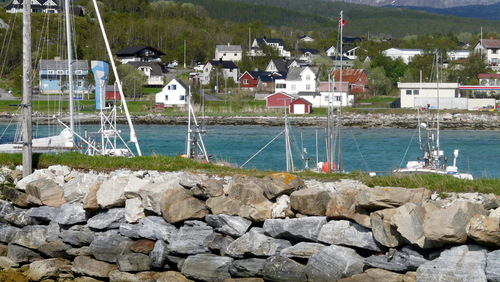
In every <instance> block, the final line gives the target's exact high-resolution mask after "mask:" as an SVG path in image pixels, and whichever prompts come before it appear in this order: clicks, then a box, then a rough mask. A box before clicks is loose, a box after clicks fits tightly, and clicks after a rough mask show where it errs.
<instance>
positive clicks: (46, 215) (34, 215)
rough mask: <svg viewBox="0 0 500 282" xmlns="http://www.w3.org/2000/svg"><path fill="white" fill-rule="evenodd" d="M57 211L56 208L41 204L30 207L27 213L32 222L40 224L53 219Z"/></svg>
mask: <svg viewBox="0 0 500 282" xmlns="http://www.w3.org/2000/svg"><path fill="white" fill-rule="evenodd" d="M58 212H59V209H58V208H55V207H49V206H41V207H35V208H31V209H30V212H29V215H30V217H31V219H32V220H33V221H34V222H36V223H40V224H46V223H48V222H51V221H52V220H54V219H55V218H56V215H57V213H58Z"/></svg>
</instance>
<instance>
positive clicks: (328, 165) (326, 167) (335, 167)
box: [323, 162, 337, 173]
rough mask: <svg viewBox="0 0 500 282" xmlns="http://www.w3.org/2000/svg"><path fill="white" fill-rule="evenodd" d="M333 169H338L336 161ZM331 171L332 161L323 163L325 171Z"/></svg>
mask: <svg viewBox="0 0 500 282" xmlns="http://www.w3.org/2000/svg"><path fill="white" fill-rule="evenodd" d="M333 169H334V170H337V164H336V163H333ZM329 171H330V163H329V162H325V163H324V164H323V172H325V173H327V172H329Z"/></svg>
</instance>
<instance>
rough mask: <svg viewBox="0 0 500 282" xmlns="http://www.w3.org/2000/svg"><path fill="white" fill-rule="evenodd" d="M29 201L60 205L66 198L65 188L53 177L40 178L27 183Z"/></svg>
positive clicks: (54, 205) (38, 203) (53, 205)
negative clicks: (52, 178)
mask: <svg viewBox="0 0 500 282" xmlns="http://www.w3.org/2000/svg"><path fill="white" fill-rule="evenodd" d="M26 194H27V196H28V197H27V201H28V202H30V203H34V204H37V205H46V206H51V207H60V206H61V205H62V204H64V203H65V202H66V201H65V200H64V198H63V196H64V190H63V189H62V188H61V187H60V186H59V184H57V183H56V182H55V181H54V180H51V179H39V180H35V181H32V182H30V183H28V184H27V185H26Z"/></svg>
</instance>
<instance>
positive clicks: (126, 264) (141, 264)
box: [116, 253, 150, 272]
mask: <svg viewBox="0 0 500 282" xmlns="http://www.w3.org/2000/svg"><path fill="white" fill-rule="evenodd" d="M149 264H150V260H149V256H148V255H145V254H139V253H129V254H123V255H121V256H119V257H118V259H117V261H116V265H117V266H118V268H119V269H120V271H125V272H138V271H148V270H149Z"/></svg>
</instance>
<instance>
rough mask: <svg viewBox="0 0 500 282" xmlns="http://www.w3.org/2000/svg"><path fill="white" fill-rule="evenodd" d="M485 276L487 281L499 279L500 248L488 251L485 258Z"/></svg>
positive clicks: (496, 281)
mask: <svg viewBox="0 0 500 282" xmlns="http://www.w3.org/2000/svg"><path fill="white" fill-rule="evenodd" d="M486 278H487V279H488V281H495V282H498V281H500V250H496V251H493V252H490V253H488V256H487V258H486Z"/></svg>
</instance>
